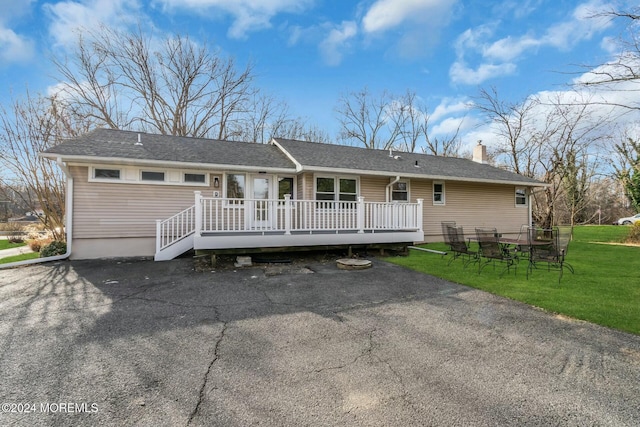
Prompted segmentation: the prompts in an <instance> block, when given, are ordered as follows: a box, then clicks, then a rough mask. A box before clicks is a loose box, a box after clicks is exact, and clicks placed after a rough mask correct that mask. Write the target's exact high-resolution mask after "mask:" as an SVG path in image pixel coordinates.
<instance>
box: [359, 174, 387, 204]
mask: <svg viewBox="0 0 640 427" xmlns="http://www.w3.org/2000/svg"><path fill="white" fill-rule="evenodd" d="M390 182H391V180H390V179H389V178H388V177H384V176H382V177H381V176H362V177H360V196H363V197H364V201H365V202H386V201H387V200H386V195H385V193H386V191H387V185H389V183H390Z"/></svg>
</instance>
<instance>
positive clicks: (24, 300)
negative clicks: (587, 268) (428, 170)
mask: <svg viewBox="0 0 640 427" xmlns="http://www.w3.org/2000/svg"><path fill="white" fill-rule="evenodd" d="M0 319H1V321H0V345H1V347H0V368H1V372H3V373H4V378H3V381H2V384H3V385H2V388H1V390H2V391H1V392H0V398H1V399H0V400H1V401H2V402H9V403H11V402H14V403H16V404H18V403H21V404H23V405H24V404H31V403H33V404H34V406H33V408H35V410H28V411H24V410H23V411H17V409H18V408H17V407H16V408H15V409H16V411H14V412H13V413H8V414H7V413H3V414H0V423H1V424H6V423H7V422H8V424H11V423H14V424H16V425H77V424H92V425H98V424H100V425H131V424H143V425H225V426H227V425H239V426H240V425H242V426H244V425H250V424H261V425H488V424H491V425H496V424H498V425H522V424H530V425H548V424H563V425H564V424H568V425H601V424H611V425H638V423H639V422H640V337H637V336H634V335H629V334H625V333H622V332H617V331H612V330H609V329H606V328H602V327H599V326H594V325H591V324H588V323H585V322H578V321H570V320H566V319H561V318H558V317H556V316H554V315H552V314H548V313H545V312H542V311H540V310H537V309H534V308H531V307H528V306H525V305H523V304H520V303H517V302H513V301H510V300H507V299H504V298H500V297H496V296H493V295H490V294H487V293H484V292H481V291H478V290H474V289H470V288H467V287H464V286H460V285H456V284H452V283H449V282H445V281H442V280H440V279H437V278H434V277H431V276H427V275H423V274H419V273H416V272H412V271H409V270H406V269H403V268H402V267H399V266H395V265H392V264H388V263H386V262H384V261H379V260H374V266H373V268H371V269H368V270H361V271H344V270H339V269H337V268H336V266H335V263H334V262H311V263H309V264H294V265H291V266H277V267H273V266H268V267H264V266H263V267H252V268H245V269H238V270H229V269H218V270H208V271H204V272H198V271H195V269H194V263H193V261H192V260H190V259H179V260H175V261H170V262H163V263H154V262H151V261H147V260H107V261H105V260H100V261H76V262H60V263H56V264H53V265H40V266H33V267H29V268H22V269H15V270H7V271H3V272H2V275H1V276H0ZM41 404H45V406H41ZM46 404H49V406H47V405H46ZM51 404H54V405H53V406H52V405H51ZM60 404H64V406H63V407H64V410H61V409H60V407H61V406H60ZM55 405H58V406H55ZM29 408H32V407H31V406H30V407H29ZM70 408H71V409H73V411H69V409H70ZM4 412H6V411H4Z"/></svg>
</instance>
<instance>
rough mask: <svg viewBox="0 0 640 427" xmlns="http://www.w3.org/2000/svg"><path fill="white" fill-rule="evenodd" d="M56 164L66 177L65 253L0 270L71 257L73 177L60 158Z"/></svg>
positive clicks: (5, 265) (14, 263)
mask: <svg viewBox="0 0 640 427" xmlns="http://www.w3.org/2000/svg"><path fill="white" fill-rule="evenodd" d="M56 163H57V164H58V166H60V169H62V171H63V172H64V174H65V176H66V177H67V191H66V193H65V215H66V217H67V219H66V223H65V233H66V234H67V251H66V252H65V253H64V254H62V255H56V256H50V257H46V258H35V259H28V260H26V261H18V262H11V263H7V264H0V269H3V268H12V267H20V266H23V265H30V264H40V263H42V262H48V261H60V260H63V259H67V258H69V256H70V255H71V240H72V236H73V176H72V175H71V172H70V171H69V168H68V167H67V165H66V164H65V163H64V162H63V161H62V159H61V158H60V157H58V158H57V159H56Z"/></svg>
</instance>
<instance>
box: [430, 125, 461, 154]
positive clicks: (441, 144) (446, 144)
mask: <svg viewBox="0 0 640 427" xmlns="http://www.w3.org/2000/svg"><path fill="white" fill-rule="evenodd" d="M424 117H425V121H424V123H423V125H422V128H421V133H422V136H423V137H424V142H425V143H424V145H423V146H422V152H423V153H426V154H433V155H434V156H443V157H462V153H461V152H460V148H461V146H462V141H460V127H461V126H462V121H460V122H459V123H458V126H457V128H456V130H455V132H453V133H452V134H450V135H448V136H446V137H444V138H438V137H437V136H436V137H431V136H430V133H431V132H430V130H429V115H428V114H425V116H424Z"/></svg>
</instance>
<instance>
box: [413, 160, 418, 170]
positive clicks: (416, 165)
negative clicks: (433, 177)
mask: <svg viewBox="0 0 640 427" xmlns="http://www.w3.org/2000/svg"><path fill="white" fill-rule="evenodd" d="M413 166H414V167H416V168H419V167H420V165H419V164H418V161H417V160H416V164H415V165H413Z"/></svg>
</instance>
